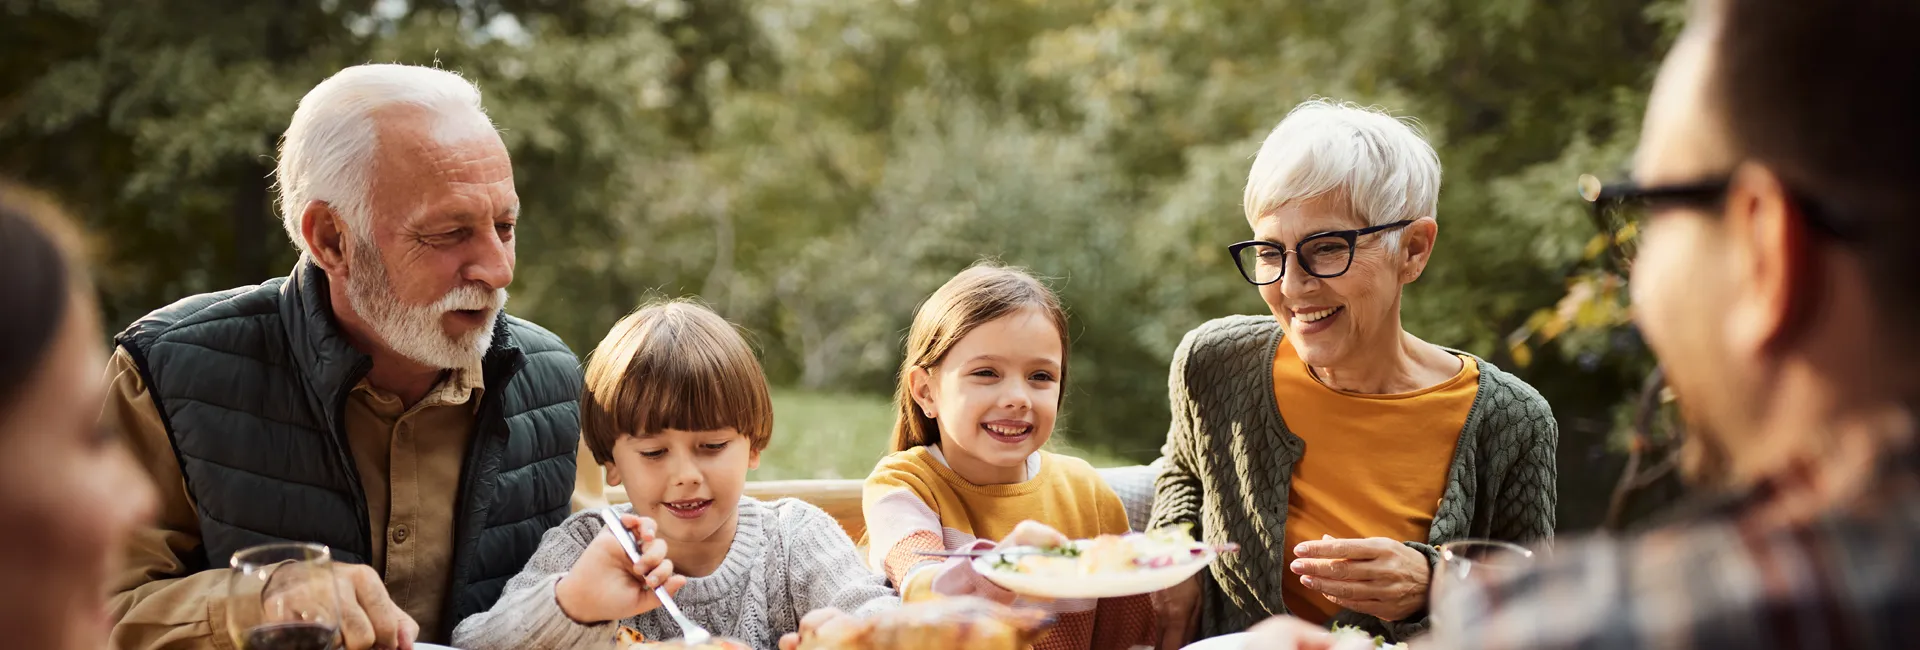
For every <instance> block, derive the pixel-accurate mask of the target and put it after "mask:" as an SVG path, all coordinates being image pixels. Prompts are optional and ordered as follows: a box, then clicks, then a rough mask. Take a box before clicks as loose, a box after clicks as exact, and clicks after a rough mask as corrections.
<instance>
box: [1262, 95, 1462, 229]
mask: <svg viewBox="0 0 1920 650" xmlns="http://www.w3.org/2000/svg"><path fill="white" fill-rule="evenodd" d="M1323 194H1331V195H1333V196H1341V197H1345V199H1346V201H1347V203H1348V204H1349V205H1350V206H1351V210H1352V211H1353V214H1354V215H1355V216H1358V217H1359V218H1360V219H1361V220H1362V221H1364V222H1365V223H1366V224H1367V225H1370V226H1378V225H1383V224H1389V223H1394V222H1396V221H1402V220H1408V219H1419V218H1421V217H1434V216H1435V212H1436V209H1437V206H1438V205H1439V202H1440V156H1439V155H1438V154H1436V153H1434V151H1433V145H1431V144H1428V143H1427V141H1426V140H1425V139H1424V138H1422V137H1421V135H1420V132H1419V129H1418V124H1417V123H1415V122H1413V121H1412V120H1410V119H1399V118H1395V117H1393V116H1392V115H1389V114H1387V113H1386V112H1385V111H1382V110H1380V109H1377V108H1365V107H1361V106H1359V105H1357V104H1354V103H1351V102H1334V101H1330V100H1326V99H1311V100H1307V101H1306V102H1302V103H1301V104H1300V105H1299V106H1295V107H1293V110H1292V111H1290V112H1288V113H1287V117H1286V119H1283V120H1280V124H1279V125H1278V126H1275V127H1273V131H1272V132H1271V133H1269V134H1267V139H1266V141H1265V142H1262V143H1261V144H1260V153H1259V154H1258V155H1256V156H1255V157H1254V159H1253V170H1252V171H1250V172H1249V173H1248V174H1247V189H1246V194H1245V196H1243V197H1242V204H1241V205H1242V207H1243V208H1244V209H1245V210H1246V217H1247V221H1250V222H1251V221H1254V220H1255V219H1258V218H1260V217H1263V216H1266V215H1267V214H1269V213H1272V212H1273V211H1274V210H1278V209H1280V206H1283V205H1286V204H1288V203H1292V202H1295V201H1303V200H1306V199H1311V198H1314V197H1317V196H1320V195H1323ZM1397 235H1398V233H1397V232H1396V233H1394V234H1389V235H1388V236H1387V238H1386V239H1385V241H1387V242H1389V243H1397V242H1398V241H1399V238H1398V236H1397Z"/></svg>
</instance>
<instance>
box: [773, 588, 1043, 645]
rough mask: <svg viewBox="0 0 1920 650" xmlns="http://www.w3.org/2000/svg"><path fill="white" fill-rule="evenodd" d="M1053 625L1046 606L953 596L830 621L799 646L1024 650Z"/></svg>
mask: <svg viewBox="0 0 1920 650" xmlns="http://www.w3.org/2000/svg"><path fill="white" fill-rule="evenodd" d="M1052 623H1053V620H1052V617H1050V616H1048V615H1047V613H1046V612H1044V611H1041V610H1037V609H1028V608H1015V607H1008V606H1006V605H1002V604H999V603H996V602H993V601H990V600H986V599H983V598H976V597H973V596H954V597H949V598H941V599H939V600H932V601H925V602H918V603H913V604H909V605H904V606H902V607H900V608H899V609H894V610H890V611H886V612H879V613H875V614H869V615H867V616H863V617H857V618H856V617H846V618H842V619H838V620H835V621H832V622H829V623H828V624H826V625H822V626H821V627H820V629H818V630H814V631H813V633H812V634H809V635H807V636H806V638H803V639H801V640H800V649H801V650H909V649H916V650H917V649H919V648H964V649H965V650H1020V649H1022V648H1026V647H1027V646H1029V645H1032V644H1033V642H1035V641H1037V640H1039V638H1040V635H1041V634H1042V633H1044V632H1046V629H1047V626H1048V625H1051V624H1052Z"/></svg>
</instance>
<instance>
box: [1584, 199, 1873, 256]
mask: <svg viewBox="0 0 1920 650" xmlns="http://www.w3.org/2000/svg"><path fill="white" fill-rule="evenodd" d="M1732 182H1733V179H1732V178H1731V177H1722V178H1716V179H1713V180H1707V181H1700V182H1695V183H1678V184H1672V185H1653V186H1646V185H1641V184H1639V183H1637V182H1634V181H1631V180H1626V181H1619V182H1615V183H1602V182H1600V179H1599V178H1598V177H1596V176H1594V175H1593V174H1581V175H1580V198H1582V199H1586V201H1587V205H1588V207H1589V208H1590V209H1589V211H1588V215H1589V216H1591V217H1592V218H1593V223H1594V227H1596V228H1598V229H1600V233H1601V234H1602V235H1605V236H1606V237H1607V249H1608V253H1609V254H1608V255H1607V259H1608V262H1609V263H1610V264H1611V265H1612V266H1613V267H1614V269H1615V270H1617V271H1620V272H1621V273H1625V272H1627V271H1629V270H1631V269H1632V267H1633V258H1634V256H1635V255H1636V254H1638V252H1639V242H1640V228H1641V224H1642V223H1643V222H1644V221H1645V220H1646V218H1647V217H1648V216H1650V215H1651V214H1652V213H1653V212H1654V211H1656V210H1662V209H1669V208H1694V209H1702V210H1718V209H1719V208H1720V205H1721V203H1722V202H1723V201H1725V200H1726V198H1727V187H1728V186H1729V185H1730V184H1731V183H1732ZM1788 199H1789V200H1790V201H1792V202H1793V204H1794V206H1795V207H1796V209H1798V211H1799V212H1800V215H1801V218H1803V219H1805V220H1806V221H1807V225H1808V226H1811V227H1813V228H1814V229H1815V230H1818V231H1820V232H1822V233H1825V234H1826V235H1827V236H1830V237H1834V238H1837V239H1842V240H1850V239H1854V238H1855V237H1856V235H1855V233H1853V232H1852V231H1851V230H1850V229H1848V228H1846V227H1845V226H1843V225H1842V224H1841V223H1840V222H1838V221H1835V220H1834V219H1833V218H1832V217H1831V216H1830V214H1829V212H1828V211H1827V210H1825V209H1824V208H1823V207H1822V206H1821V205H1820V204H1819V203H1818V202H1816V201H1813V200H1812V199H1809V198H1807V197H1805V196H1803V195H1800V194H1797V193H1794V192H1791V191H1789V192H1788Z"/></svg>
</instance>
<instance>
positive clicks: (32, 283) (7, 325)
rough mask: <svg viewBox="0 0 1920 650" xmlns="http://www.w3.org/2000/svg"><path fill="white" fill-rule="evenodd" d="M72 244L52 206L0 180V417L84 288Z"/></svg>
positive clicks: (68, 230)
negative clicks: (2, 315)
mask: <svg viewBox="0 0 1920 650" xmlns="http://www.w3.org/2000/svg"><path fill="white" fill-rule="evenodd" d="M78 244H79V238H78V237H77V236H76V235H75V234H74V231H73V229H72V227H71V226H69V225H68V224H67V222H66V217H64V216H63V215H62V214H61V213H60V211H59V210H58V209H57V208H55V207H54V206H53V204H52V202H50V201H48V200H47V199H45V198H43V197H41V196H40V195H38V194H36V193H34V192H31V191H28V190H26V189H25V188H22V187H19V186H16V185H13V184H10V183H7V182H5V181H0V310H4V311H5V313H6V316H5V317H4V318H0V341H4V343H0V414H4V413H6V412H7V411H9V410H10V409H12V408H13V406H14V404H13V401H14V399H15V398H16V396H17V395H18V394H19V392H20V391H21V390H22V388H23V386H24V384H25V383H26V382H27V380H28V379H29V378H31V377H33V376H34V374H35V371H36V370H37V369H38V368H39V366H40V361H41V359H42V358H43V357H45V356H46V351H47V348H48V346H49V345H51V344H52V343H53V340H54V338H55V337H56V336H58V335H59V331H60V326H61V325H62V324H63V323H64V322H65V320H66V317H67V312H68V307H69V306H70V305H69V302H70V301H72V300H73V299H74V297H75V296H76V295H79V294H80V293H81V292H82V291H83V290H84V288H85V287H86V277H85V270H84V269H83V268H81V267H80V266H79V265H78V264H77V263H76V259H77V257H78V248H79V245H78Z"/></svg>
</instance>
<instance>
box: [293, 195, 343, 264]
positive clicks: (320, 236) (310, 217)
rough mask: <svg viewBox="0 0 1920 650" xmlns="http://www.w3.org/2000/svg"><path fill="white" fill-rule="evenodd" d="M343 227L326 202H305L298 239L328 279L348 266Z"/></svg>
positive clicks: (337, 214) (335, 213)
mask: <svg viewBox="0 0 1920 650" xmlns="http://www.w3.org/2000/svg"><path fill="white" fill-rule="evenodd" d="M346 225H347V224H346V223H345V222H344V221H343V220H342V219H341V218H340V215H339V213H337V212H334V210H333V207H332V206H329V205H327V204H326V202H325V201H308V202H307V208H306V210H303V211H301V213H300V237H301V238H302V239H305V240H306V242H307V254H308V255H311V256H313V263H314V264H317V265H319V266H320V268H321V269H323V270H325V271H326V272H327V273H328V274H329V275H334V274H337V273H338V272H339V271H341V270H343V269H345V268H346V266H347V249H346V243H347V242H346V233H347V230H346Z"/></svg>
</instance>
